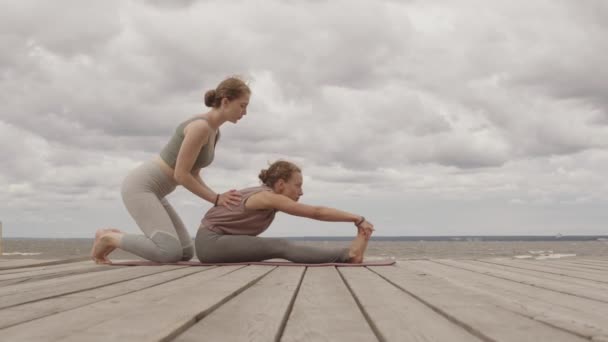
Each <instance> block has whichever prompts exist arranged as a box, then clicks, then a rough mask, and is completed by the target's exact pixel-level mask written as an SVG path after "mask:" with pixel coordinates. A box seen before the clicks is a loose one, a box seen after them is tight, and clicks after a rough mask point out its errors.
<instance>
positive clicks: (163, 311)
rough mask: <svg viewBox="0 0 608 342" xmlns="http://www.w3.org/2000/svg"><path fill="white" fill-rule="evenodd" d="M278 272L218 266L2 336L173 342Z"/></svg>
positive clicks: (9, 330)
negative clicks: (270, 274) (172, 341)
mask: <svg viewBox="0 0 608 342" xmlns="http://www.w3.org/2000/svg"><path fill="white" fill-rule="evenodd" d="M272 269H273V268H271V267H267V266H241V267H239V266H225V267H216V268H214V269H211V270H209V271H205V272H198V273H195V274H192V275H189V276H186V277H184V278H181V279H180V280H179V281H174V282H169V283H166V284H161V285H158V286H154V287H150V288H147V289H144V290H141V291H137V292H134V293H129V294H127V295H124V296H119V297H115V298H112V299H109V300H103V301H100V302H96V303H93V304H90V305H87V306H84V307H80V308H77V309H74V310H69V311H64V312H61V313H58V314H56V315H52V316H47V317H44V318H41V319H37V320H35V321H32V322H28V323H24V324H20V325H17V326H14V327H10V328H7V329H3V330H2V337H3V338H4V339H6V340H7V341H23V340H25V341H31V340H44V341H59V340H61V341H91V342H94V341H159V340H160V341H169V340H171V339H172V338H174V337H175V336H176V335H178V334H179V333H181V332H182V331H184V330H185V329H187V328H188V327H190V326H191V325H192V324H194V322H195V321H196V320H197V319H199V318H200V317H203V316H205V315H207V314H208V313H209V312H211V311H213V310H214V309H216V308H217V307H218V306H220V305H222V304H223V303H225V302H226V301H228V300H229V299H231V298H232V297H234V296H236V295H237V294H238V293H240V292H241V291H243V290H244V289H245V288H247V287H249V286H250V285H251V284H253V283H254V282H256V281H257V280H259V279H260V278H261V277H263V276H264V275H265V274H266V273H268V272H269V271H270V270H272ZM65 322H69V325H66V324H65Z"/></svg>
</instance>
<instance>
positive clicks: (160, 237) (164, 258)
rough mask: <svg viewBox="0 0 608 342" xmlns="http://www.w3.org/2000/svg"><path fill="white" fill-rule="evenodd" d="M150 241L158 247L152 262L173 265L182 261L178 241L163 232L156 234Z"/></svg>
mask: <svg viewBox="0 0 608 342" xmlns="http://www.w3.org/2000/svg"><path fill="white" fill-rule="evenodd" d="M152 241H154V242H155V243H156V246H157V247H158V248H157V250H156V253H155V255H154V259H156V260H153V261H156V262H162V263H173V262H178V261H180V260H182V257H183V254H184V253H183V251H182V245H181V243H180V242H179V239H178V238H177V237H175V236H173V235H171V234H168V233H165V232H158V233H156V234H154V236H153V237H152Z"/></svg>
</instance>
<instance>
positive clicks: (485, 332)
mask: <svg viewBox="0 0 608 342" xmlns="http://www.w3.org/2000/svg"><path fill="white" fill-rule="evenodd" d="M407 265H408V264H407V263H406V262H400V263H398V264H397V266H396V267H370V269H372V270H373V271H374V272H376V273H378V274H380V275H381V276H383V277H384V278H385V279H387V280H388V281H390V282H391V283H393V284H394V285H395V286H398V287H399V288H401V289H402V290H403V291H405V292H407V293H408V294H410V295H412V296H414V297H415V298H416V299H418V300H420V301H421V302H423V303H425V304H426V305H427V306H429V307H431V308H433V310H435V311H437V312H439V313H440V314H442V315H443V316H444V317H446V318H448V319H449V320H451V321H452V322H455V323H456V324H458V325H460V326H462V327H464V328H465V329H467V330H468V331H469V332H471V333H472V334H474V335H475V336H478V337H480V338H482V339H485V340H486V341H587V340H586V339H583V338H581V337H579V336H576V335H573V334H571V333H568V332H565V331H562V330H558V329H555V328H553V327H550V326H548V325H546V324H544V323H541V322H538V321H535V320H533V319H530V318H528V317H525V316H522V315H519V314H517V313H514V312H512V311H509V310H506V309H504V308H501V307H500V306H498V305H496V302H495V300H494V299H493V298H491V297H488V296H486V295H484V294H483V293H480V292H477V291H472V290H471V289H468V288H464V287H461V286H458V285H457V284H455V283H453V282H450V281H449V280H447V279H445V278H443V277H438V276H434V275H431V274H428V273H425V272H419V271H414V270H412V269H410V268H408V266H407ZM463 272H464V271H463Z"/></svg>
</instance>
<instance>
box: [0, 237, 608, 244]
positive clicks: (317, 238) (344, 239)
mask: <svg viewBox="0 0 608 342" xmlns="http://www.w3.org/2000/svg"><path fill="white" fill-rule="evenodd" d="M272 237H278V238H284V239H289V240H298V241H350V240H352V236H272ZM3 239H4V240H5V241H8V240H91V239H92V238H51V237H4V238H3ZM372 240H376V241H463V242H474V241H596V240H597V241H605V242H607V243H608V235H445V236H373V237H372Z"/></svg>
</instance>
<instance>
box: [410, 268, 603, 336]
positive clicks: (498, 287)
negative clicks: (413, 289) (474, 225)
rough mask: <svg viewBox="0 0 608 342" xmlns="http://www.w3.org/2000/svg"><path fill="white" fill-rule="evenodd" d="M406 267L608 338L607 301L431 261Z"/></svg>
mask: <svg viewBox="0 0 608 342" xmlns="http://www.w3.org/2000/svg"><path fill="white" fill-rule="evenodd" d="M407 268H408V269H411V270H412V271H413V272H420V273H426V274H430V275H432V276H435V277H440V278H443V279H446V280H447V281H449V282H451V283H453V284H455V285H456V286H459V287H463V288H466V289H469V290H472V291H475V292H479V293H481V294H483V295H484V296H488V297H491V298H492V300H493V301H494V302H495V303H496V305H498V306H500V307H502V308H505V309H508V310H510V311H513V312H517V313H519V314H521V315H523V316H527V317H529V318H532V319H535V320H538V321H541V322H545V323H547V324H549V325H551V326H554V327H560V328H562V329H566V330H568V331H571V332H572V333H575V334H578V335H581V336H583V337H586V338H589V339H593V340H594V341H596V340H602V339H608V306H607V305H606V304H604V303H600V302H597V301H592V300H588V299H585V298H579V297H575V296H570V295H565V294H561V293H557V292H553V291H547V290H544V289H542V288H538V287H534V286H530V285H525V284H520V283H513V282H509V281H504V280H502V279H497V278H495V277H492V276H488V275H484V274H478V273H475V272H466V271H463V270H462V269H460V268H455V267H452V266H447V265H444V264H439V263H435V262H432V261H419V262H411V263H408V264H407Z"/></svg>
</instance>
